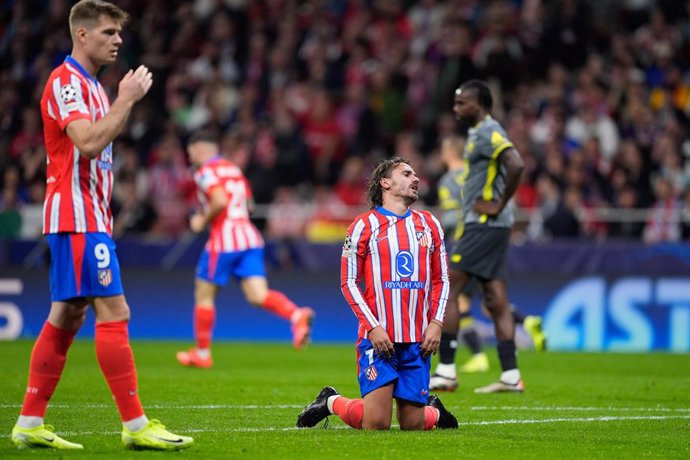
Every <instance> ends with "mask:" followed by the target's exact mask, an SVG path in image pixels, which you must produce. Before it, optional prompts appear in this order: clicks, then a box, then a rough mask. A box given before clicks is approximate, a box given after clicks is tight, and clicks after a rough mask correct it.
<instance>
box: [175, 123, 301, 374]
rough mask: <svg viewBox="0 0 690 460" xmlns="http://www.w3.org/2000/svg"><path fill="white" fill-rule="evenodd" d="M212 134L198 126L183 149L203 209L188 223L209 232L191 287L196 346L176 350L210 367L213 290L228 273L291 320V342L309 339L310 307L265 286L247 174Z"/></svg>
mask: <svg viewBox="0 0 690 460" xmlns="http://www.w3.org/2000/svg"><path fill="white" fill-rule="evenodd" d="M219 148H220V146H219V144H218V141H217V139H216V137H215V134H213V133H211V132H209V131H198V132H196V133H194V134H192V136H191V137H190V139H189V141H188V144H187V152H188V154H189V159H190V161H191V163H192V165H193V166H195V167H198V170H197V171H196V173H195V174H194V180H195V182H196V184H197V188H198V191H199V199H200V201H201V203H202V205H203V211H201V212H199V213H197V214H194V215H193V216H192V218H191V220H190V228H191V229H192V231H193V232H196V233H199V232H201V231H203V230H204V228H206V227H207V226H208V227H210V231H211V233H210V236H209V239H208V241H207V242H206V246H205V248H204V251H203V252H202V253H201V256H200V257H199V261H198V263H197V267H196V280H195V287H194V302H195V307H194V337H195V339H196V347H195V348H191V349H190V350H188V351H180V352H178V353H177V360H178V361H179V362H180V364H182V365H184V366H191V367H202V368H208V367H211V366H212V365H213V359H212V357H211V337H212V335H213V326H214V323H215V318H216V296H217V294H218V290H219V289H220V287H221V286H225V285H226V284H227V282H228V279H229V278H230V276H232V277H234V278H236V279H238V280H239V284H240V288H241V289H242V293H243V294H244V297H245V298H246V299H247V301H248V302H249V303H251V304H252V305H254V306H255V307H260V308H264V309H266V310H268V311H270V312H271V313H273V314H275V315H278V316H280V317H281V318H283V319H285V320H287V321H289V322H290V323H291V325H292V334H293V345H294V346H295V348H297V349H300V348H302V347H304V346H306V345H307V343H308V342H309V338H310V334H311V323H312V320H313V318H314V311H313V310H312V309H311V308H308V307H302V308H298V307H297V306H296V305H295V304H294V303H293V302H292V301H291V300H290V299H288V298H287V297H286V296H285V294H283V293H282V292H279V291H275V290H269V288H268V282H267V280H266V269H265V267H264V240H263V238H262V237H261V234H260V233H259V231H258V230H257V228H256V227H255V226H254V224H252V222H251V220H249V210H250V207H253V200H252V193H251V190H250V188H249V183H248V182H247V179H246V178H245V177H244V175H243V174H242V171H241V170H240V168H238V167H237V166H236V165H235V164H234V163H232V162H231V161H230V160H226V159H224V158H221V157H220V156H219V155H220V150H219Z"/></svg>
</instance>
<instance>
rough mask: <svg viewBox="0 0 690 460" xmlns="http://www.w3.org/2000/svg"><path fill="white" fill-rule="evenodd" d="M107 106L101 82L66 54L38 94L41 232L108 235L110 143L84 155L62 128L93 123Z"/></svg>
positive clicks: (108, 104)
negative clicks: (42, 152)
mask: <svg viewBox="0 0 690 460" xmlns="http://www.w3.org/2000/svg"><path fill="white" fill-rule="evenodd" d="M109 108H110V103H109V101H108V96H107V95H106V94H105V91H104V90H103V87H102V86H101V84H100V83H99V82H98V80H96V79H95V78H93V77H91V76H90V75H89V74H88V72H87V71H86V70H85V69H84V68H83V67H82V66H81V65H80V64H79V63H78V62H77V61H76V60H74V59H73V58H72V57H71V56H68V57H67V58H66V59H65V62H64V63H62V64H61V65H60V66H59V67H57V68H56V69H55V70H53V72H52V73H51V74H50V76H49V77H48V82H47V83H46V86H45V88H44V90H43V96H42V97H41V117H42V119H43V130H44V137H45V147H46V154H47V169H46V173H47V174H46V176H47V178H46V196H45V201H44V203H43V233H45V234H51V233H59V232H70V233H86V232H104V233H108V234H110V233H112V228H113V216H112V212H111V210H110V199H111V197H112V191H113V173H112V166H113V150H112V143H111V144H108V145H107V146H106V147H105V149H103V151H102V152H101V153H100V154H99V155H98V156H97V157H96V158H94V159H89V158H87V157H85V156H83V155H81V154H80V152H79V149H78V148H77V146H76V145H74V143H73V142H72V140H71V139H70V137H69V136H68V135H67V132H66V129H67V125H69V124H70V123H71V122H73V121H75V120H80V119H84V120H89V121H90V122H92V123H95V122H97V121H98V120H100V119H101V118H103V117H104V116H105V114H106V113H108V109H109Z"/></svg>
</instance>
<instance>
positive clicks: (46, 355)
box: [20, 321, 76, 417]
mask: <svg viewBox="0 0 690 460" xmlns="http://www.w3.org/2000/svg"><path fill="white" fill-rule="evenodd" d="M75 335H76V332H69V331H64V330H62V329H59V328H57V327H55V326H53V325H52V324H50V323H49V322H48V321H46V322H45V324H44V325H43V329H42V330H41V333H40V334H39V335H38V339H36V343H35V344H34V348H33V351H32V352H31V361H30V364H29V384H28V385H27V388H26V396H25V397H24V404H23V406H22V410H21V412H20V413H21V415H26V416H31V417H44V416H45V414H46V408H47V407H48V401H50V398H51V396H53V392H55V387H57V384H58V382H59V381H60V376H61V375H62V370H63V369H64V367H65V360H66V359H67V351H68V350H69V347H70V345H72V342H73V341H74V336H75Z"/></svg>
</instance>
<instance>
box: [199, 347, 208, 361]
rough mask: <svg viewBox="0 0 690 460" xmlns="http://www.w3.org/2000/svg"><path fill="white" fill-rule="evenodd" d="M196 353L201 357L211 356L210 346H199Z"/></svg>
mask: <svg viewBox="0 0 690 460" xmlns="http://www.w3.org/2000/svg"><path fill="white" fill-rule="evenodd" d="M196 354H197V356H199V358H204V359H206V358H208V357H210V356H211V349H209V348H197V349H196Z"/></svg>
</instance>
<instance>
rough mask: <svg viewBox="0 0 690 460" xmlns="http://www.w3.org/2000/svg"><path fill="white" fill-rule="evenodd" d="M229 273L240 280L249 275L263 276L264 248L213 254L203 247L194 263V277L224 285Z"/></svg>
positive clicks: (264, 273)
mask: <svg viewBox="0 0 690 460" xmlns="http://www.w3.org/2000/svg"><path fill="white" fill-rule="evenodd" d="M230 275H232V276H233V277H234V278H235V279H240V280H241V279H244V278H248V277H250V276H263V277H265V276H266V269H265V267H264V248H255V249H248V250H246V251H238V252H219V253H215V254H211V253H210V252H209V251H208V250H207V249H204V251H203V252H202V253H201V255H200V256H199V261H198V262H197V264H196V277H197V278H200V279H202V280H205V281H208V282H210V283H213V284H217V285H219V286H225V285H226V284H228V280H229V279H230Z"/></svg>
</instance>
